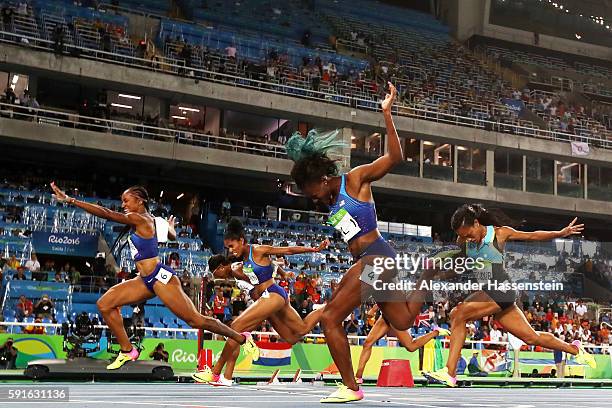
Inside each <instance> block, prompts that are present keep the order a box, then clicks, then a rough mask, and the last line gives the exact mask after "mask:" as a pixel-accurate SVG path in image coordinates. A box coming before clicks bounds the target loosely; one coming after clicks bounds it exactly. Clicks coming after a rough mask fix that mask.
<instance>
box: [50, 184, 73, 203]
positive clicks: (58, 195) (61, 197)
mask: <svg viewBox="0 0 612 408" xmlns="http://www.w3.org/2000/svg"><path fill="white" fill-rule="evenodd" d="M51 190H53V198H55V199H56V200H57V201H58V202H60V203H66V202H68V201H70V197H69V196H68V195H67V194H66V193H65V192H64V191H62V190H61V189H60V188H59V187H58V186H57V185H56V184H55V181H52V182H51Z"/></svg>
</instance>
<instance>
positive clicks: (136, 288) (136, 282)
mask: <svg viewBox="0 0 612 408" xmlns="http://www.w3.org/2000/svg"><path fill="white" fill-rule="evenodd" d="M153 297H155V294H154V293H151V291H150V290H149V289H148V288H147V286H146V285H145V283H144V282H143V280H142V278H141V277H136V278H133V279H130V280H127V281H125V282H121V283H119V284H117V285H115V286H113V287H111V288H110V289H109V290H108V291H107V292H106V293H105V294H104V295H102V296H101V297H100V299H99V300H98V304H101V305H102V306H105V307H109V308H112V307H119V306H123V305H131V304H134V303H140V302H142V301H143V300H148V299H151V298H153Z"/></svg>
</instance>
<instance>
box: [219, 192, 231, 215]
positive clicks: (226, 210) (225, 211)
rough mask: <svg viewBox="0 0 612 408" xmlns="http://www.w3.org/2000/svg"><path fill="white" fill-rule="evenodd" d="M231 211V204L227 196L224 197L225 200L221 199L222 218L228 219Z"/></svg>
mask: <svg viewBox="0 0 612 408" xmlns="http://www.w3.org/2000/svg"><path fill="white" fill-rule="evenodd" d="M231 212H232V204H231V203H230V201H229V198H228V197H225V200H223V203H221V218H223V219H226V220H227V219H229V218H230V216H231Z"/></svg>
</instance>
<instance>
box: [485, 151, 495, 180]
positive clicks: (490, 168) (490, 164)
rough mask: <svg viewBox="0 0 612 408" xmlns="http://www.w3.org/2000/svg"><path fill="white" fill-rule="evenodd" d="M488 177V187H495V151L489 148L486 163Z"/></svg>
mask: <svg viewBox="0 0 612 408" xmlns="http://www.w3.org/2000/svg"><path fill="white" fill-rule="evenodd" d="M486 166H487V167H486V170H485V171H486V178H487V187H493V186H494V185H495V151H493V150H487V163H486Z"/></svg>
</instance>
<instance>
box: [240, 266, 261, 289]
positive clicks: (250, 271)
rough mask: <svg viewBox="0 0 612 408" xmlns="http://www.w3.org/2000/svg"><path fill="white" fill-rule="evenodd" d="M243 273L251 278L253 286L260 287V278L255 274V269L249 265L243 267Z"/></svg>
mask: <svg viewBox="0 0 612 408" xmlns="http://www.w3.org/2000/svg"><path fill="white" fill-rule="evenodd" d="M242 272H243V273H244V274H245V275H246V277H247V278H249V281H250V282H251V285H258V284H259V278H258V277H257V275H256V274H255V272H253V267H252V266H250V265H247V264H245V265H243V267H242Z"/></svg>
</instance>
